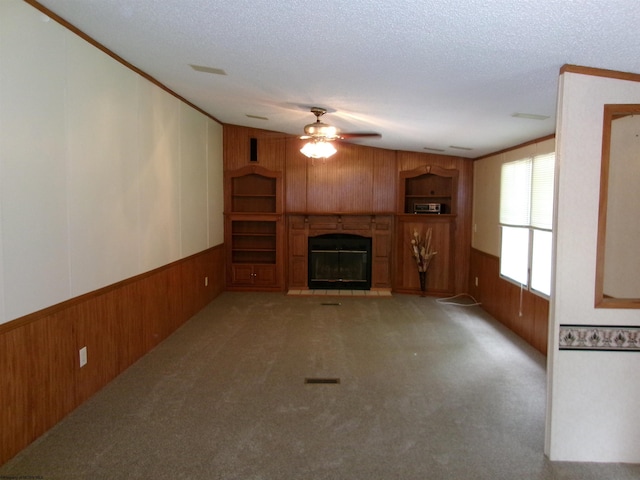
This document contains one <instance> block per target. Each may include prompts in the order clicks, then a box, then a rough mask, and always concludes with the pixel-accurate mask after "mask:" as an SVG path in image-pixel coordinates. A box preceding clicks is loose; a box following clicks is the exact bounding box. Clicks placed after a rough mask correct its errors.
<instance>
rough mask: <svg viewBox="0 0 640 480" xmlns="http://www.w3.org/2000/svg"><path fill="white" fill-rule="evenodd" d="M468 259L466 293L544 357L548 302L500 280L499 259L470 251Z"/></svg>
mask: <svg viewBox="0 0 640 480" xmlns="http://www.w3.org/2000/svg"><path fill="white" fill-rule="evenodd" d="M470 259H471V261H470V266H469V293H470V294H471V295H472V296H473V297H474V298H475V299H476V300H477V301H478V302H480V303H481V304H482V308H483V309H484V310H486V311H487V312H488V313H490V314H491V315H492V316H494V317H495V318H496V319H497V320H498V321H500V322H501V323H503V324H504V325H505V326H506V327H508V328H509V329H511V330H513V331H514V332H515V333H516V334H518V335H519V336H520V337H522V338H523V339H524V340H525V341H526V342H527V343H529V344H530V345H532V346H533V347H534V348H535V349H536V350H538V351H540V352H541V353H543V354H545V355H546V354H547V341H548V332H549V300H547V299H545V298H543V297H540V296H539V295H535V294H533V293H531V292H529V291H528V290H522V292H521V290H520V287H519V286H517V285H515V284H513V283H511V282H508V281H506V280H504V279H502V278H500V259H499V258H498V257H496V256H494V255H489V254H487V253H484V252H481V251H480V250H476V249H473V248H472V249H471V256H470ZM476 278H477V279H478V282H477V283H478V285H477V286H476V281H475V279H476ZM521 293H522V297H521Z"/></svg>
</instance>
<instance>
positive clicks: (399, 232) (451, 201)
mask: <svg viewBox="0 0 640 480" xmlns="http://www.w3.org/2000/svg"><path fill="white" fill-rule="evenodd" d="M457 189H458V170H455V169H446V168H442V167H438V166H430V165H425V166H422V167H419V168H416V169H413V170H407V171H402V172H400V173H399V185H398V201H397V205H398V206H397V208H398V212H397V214H396V239H397V242H398V243H397V249H396V275H395V278H396V285H395V289H396V290H397V291H399V292H404V293H418V292H419V291H420V280H419V276H418V273H417V267H416V264H415V260H414V259H413V257H412V255H411V249H410V245H411V239H412V238H413V234H414V231H418V233H419V234H420V235H425V234H426V231H427V230H428V229H431V233H432V247H433V249H434V250H435V251H437V252H438V253H437V255H436V256H435V257H434V259H433V260H432V263H431V266H430V267H429V270H428V272H427V291H428V292H429V293H431V294H435V295H448V294H452V293H453V292H454V290H455V284H454V280H455V272H454V270H453V269H454V265H455V253H456V252H455V226H456V214H457V208H456V205H457Z"/></svg>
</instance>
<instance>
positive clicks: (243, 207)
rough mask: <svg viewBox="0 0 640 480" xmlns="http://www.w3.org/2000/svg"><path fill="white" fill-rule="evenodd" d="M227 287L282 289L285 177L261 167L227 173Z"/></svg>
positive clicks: (249, 167)
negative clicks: (282, 178)
mask: <svg viewBox="0 0 640 480" xmlns="http://www.w3.org/2000/svg"><path fill="white" fill-rule="evenodd" d="M225 176H226V181H225V184H226V188H225V193H226V198H225V201H226V207H227V208H226V228H225V237H226V238H225V243H226V245H227V252H228V258H227V264H228V268H227V285H228V287H229V288H230V289H234V288H235V289H240V290H242V289H247V288H251V289H255V287H261V288H263V289H266V290H280V289H281V288H282V277H283V275H282V264H283V259H282V258H281V257H282V251H283V248H282V193H281V192H282V186H281V175H280V173H279V172H273V171H270V170H267V169H265V168H262V167H260V166H257V165H251V166H247V167H243V168H240V169H238V170H235V171H232V172H227V173H226V175H225Z"/></svg>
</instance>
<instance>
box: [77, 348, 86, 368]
mask: <svg viewBox="0 0 640 480" xmlns="http://www.w3.org/2000/svg"><path fill="white" fill-rule="evenodd" d="M78 353H79V354H80V368H82V367H84V366H85V365H86V364H87V347H82V348H81V349H80V350H79V352H78Z"/></svg>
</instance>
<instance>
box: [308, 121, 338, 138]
mask: <svg viewBox="0 0 640 480" xmlns="http://www.w3.org/2000/svg"><path fill="white" fill-rule="evenodd" d="M304 133H305V135H308V136H310V137H325V138H337V137H338V129H337V128H336V127H333V126H331V125H327V124H326V123H323V122H321V121H320V120H318V121H317V122H314V123H310V124H309V125H307V126H305V127H304Z"/></svg>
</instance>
